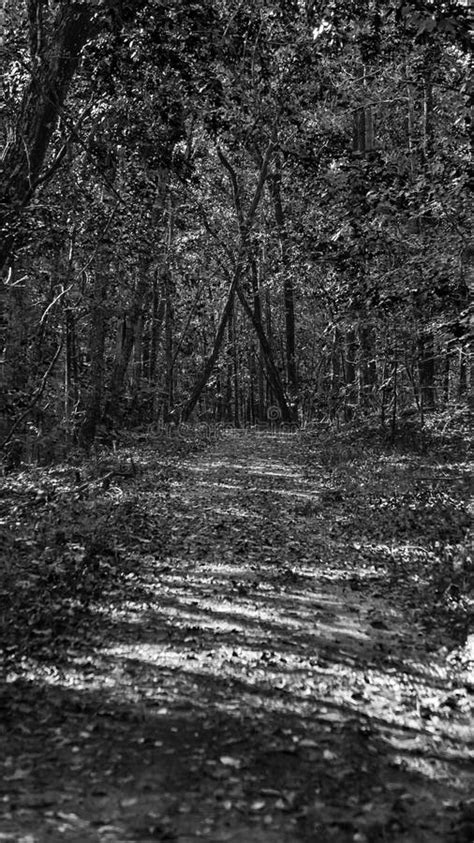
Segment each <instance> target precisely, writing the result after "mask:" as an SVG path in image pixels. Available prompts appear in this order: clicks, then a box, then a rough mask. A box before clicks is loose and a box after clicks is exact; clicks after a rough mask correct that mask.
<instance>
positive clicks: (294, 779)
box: [0, 431, 474, 843]
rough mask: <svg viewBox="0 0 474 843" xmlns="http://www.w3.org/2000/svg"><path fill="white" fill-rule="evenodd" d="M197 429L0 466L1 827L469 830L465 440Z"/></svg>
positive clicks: (36, 834)
mask: <svg viewBox="0 0 474 843" xmlns="http://www.w3.org/2000/svg"><path fill="white" fill-rule="evenodd" d="M208 439H209V441H208V442H207V444H206V445H205V446H204V447H201V446H200V445H199V443H194V444H195V445H196V447H194V450H193V448H192V447H189V442H186V441H184V440H182V439H180V438H179V434H177V435H176V440H175V441H173V440H172V437H170V441H169V445H168V447H167V448H165V449H163V448H161V447H160V446H159V443H158V438H157V440H156V443H154V442H153V441H150V440H145V441H143V442H142V443H141V444H140V445H139V444H138V443H135V444H134V445H133V447H132V446H130V447H129V448H123V449H122V450H119V451H118V452H117V453H116V454H112V453H109V454H106V453H104V454H103V455H102V456H100V457H97V458H94V459H92V458H91V459H89V460H88V461H85V462H84V461H82V462H81V461H80V460H79V459H78V460H77V462H76V464H75V465H74V464H71V463H70V464H68V465H62V466H56V467H53V468H30V469H28V470H25V471H18V472H15V473H14V474H10V475H8V476H7V477H5V478H4V482H3V490H2V492H1V497H0V515H1V517H2V524H3V526H2V528H1V530H2V532H1V537H2V540H3V545H4V547H3V559H4V561H3V563H2V571H1V580H0V601H1V605H2V610H3V611H2V616H1V621H0V634H1V643H2V646H3V656H2V662H1V665H2V681H1V685H0V707H1V712H2V714H1V720H0V841H1V842H2V843H14V841H15V843H58V842H59V841H68V843H69V841H71V843H72V841H74V843H93V841H94V843H99V841H100V843H122V841H123V842H124V843H125V841H134V842H135V843H142V841H143V843H145V841H151V840H157V841H175V843H196V841H199V840H204V841H212V842H213V843H224V841H226V842H227V841H229V843H240V842H241V841H242V843H243V842H244V841H245V842H246V843H298V841H307V843H326V841H327V843H330V841H337V843H346V841H347V843H349V841H350V842H351V843H388V841H398V842H399V843H447V841H449V843H470V842H471V841H472V840H474V800H473V798H472V797H473V793H474V770H473V760H474V744H473V729H472V727H473V722H474V721H473V718H472V708H471V703H472V691H473V688H474V677H473V673H472V667H473V659H474V635H473V634H472V632H470V630H469V626H468V624H469V609H470V607H469V601H468V593H469V587H470V583H471V585H472V579H471V580H470V577H472V559H471V557H470V556H469V553H470V548H469V546H468V529H469V512H468V506H467V502H468V482H469V473H468V471H469V465H468V462H467V450H466V448H464V450H463V446H462V445H460V444H459V443H458V444H457V445H455V447H454V446H453V447H452V448H449V447H448V448H446V449H445V451H444V452H436V454H435V453H434V452H433V451H430V450H428V451H426V452H425V453H423V452H416V450H411V449H410V447H409V446H408V445H407V446H406V447H404V448H388V449H387V448H384V447H382V445H380V444H377V442H376V441H375V440H374V441H371V440H370V439H367V438H366V440H357V439H351V438H350V436H348V437H346V438H344V435H342V434H340V435H339V436H336V437H333V436H331V435H329V434H325V435H324V436H318V435H316V434H305V433H296V434H276V433H271V432H269V431H267V432H260V433H257V432H254V433H249V432H246V431H240V432H239V431H225V432H223V433H219V434H218V435H216V436H215V437H213V436H212V435H209V437H208ZM471 605H472V604H471Z"/></svg>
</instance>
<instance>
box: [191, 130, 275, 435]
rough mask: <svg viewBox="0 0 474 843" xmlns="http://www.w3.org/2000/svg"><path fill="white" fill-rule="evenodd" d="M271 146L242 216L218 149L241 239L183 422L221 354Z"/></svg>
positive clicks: (272, 145)
mask: <svg viewBox="0 0 474 843" xmlns="http://www.w3.org/2000/svg"><path fill="white" fill-rule="evenodd" d="M274 148H275V139H274V137H272V138H271V140H270V141H269V143H268V146H267V149H266V151H265V155H264V157H263V160H262V164H261V167H260V172H259V175H258V180H257V184H256V187H255V190H254V194H253V197H252V201H251V203H250V207H249V209H248V212H247V214H246V215H245V217H244V214H243V210H242V207H241V205H240V198H239V196H238V188H237V184H236V179H235V172H234V171H233V169H232V167H231V166H230V165H229V163H228V162H227V159H226V158H225V156H224V155H223V153H222V152H221V150H218V155H219V158H220V159H221V161H223V162H224V165H225V166H226V168H227V169H228V170H229V171H230V173H231V181H232V187H233V191H234V202H235V206H236V209H237V215H238V221H239V232H240V238H241V242H240V249H239V254H238V256H237V260H236V263H235V267H234V271H233V276H232V280H231V283H230V286H229V291H228V294H227V300H226V303H225V305H224V309H223V311H222V315H221V319H220V322H219V327H218V329H217V334H216V337H215V339H214V345H213V348H212V351H211V354H210V355H209V357H208V359H207V360H206V362H205V364H204V367H203V370H202V372H201V374H200V376H199V378H198V381H197V383H196V385H195V387H194V389H193V391H192V393H191V395H190V397H189V398H188V400H187V401H186V403H185V405H184V407H183V408H182V410H181V418H182V420H183V421H186V420H187V419H188V418H189V416H190V415H191V413H192V411H193V409H194V407H195V406H196V403H197V401H198V399H199V396H200V394H201V392H202V390H203V389H204V387H205V386H206V383H207V381H208V380H209V378H210V376H211V373H212V370H213V368H214V366H215V364H216V362H217V359H218V357H219V353H220V350H221V347H222V340H223V338H224V334H225V329H226V326H227V323H228V320H229V318H230V316H231V314H232V308H233V306H234V298H235V293H236V291H237V290H238V288H239V282H240V278H241V276H242V274H243V271H244V261H245V258H246V256H247V254H248V245H249V244H248V239H249V234H250V230H251V227H252V225H253V221H254V219H255V214H256V212H257V208H258V206H259V204H260V200H261V198H262V193H263V188H264V185H265V182H266V179H267V173H268V166H269V164H270V159H271V156H272V154H273V150H274Z"/></svg>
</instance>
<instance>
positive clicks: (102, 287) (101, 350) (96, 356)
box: [79, 267, 107, 449]
mask: <svg viewBox="0 0 474 843" xmlns="http://www.w3.org/2000/svg"><path fill="white" fill-rule="evenodd" d="M106 296H107V280H106V275H105V272H104V268H103V267H99V268H98V269H96V271H95V276H94V289H93V296H92V307H91V320H90V343H89V359H90V372H89V389H88V392H87V396H86V400H85V402H84V418H83V421H82V424H81V428H80V431H79V443H80V444H81V445H82V446H83V447H85V448H87V449H88V448H90V446H91V445H92V443H93V441H94V438H95V435H96V429H97V426H98V424H99V423H100V421H101V418H102V398H103V391H104V375H105V337H106V322H107V317H106V312H107V307H106Z"/></svg>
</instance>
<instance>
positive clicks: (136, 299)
mask: <svg viewBox="0 0 474 843" xmlns="http://www.w3.org/2000/svg"><path fill="white" fill-rule="evenodd" d="M147 281H148V279H147V276H146V272H145V271H144V272H143V273H142V274H140V276H139V278H138V281H137V286H136V289H135V293H134V296H133V301H132V304H131V307H130V309H129V311H128V313H127V314H125V316H124V317H123V322H122V335H121V338H120V341H119V347H118V351H117V355H116V357H115V362H114V367H113V371H112V376H111V379H110V387H109V390H108V398H107V404H106V408H105V413H104V416H105V417H106V418H107V420H108V421H109V423H113V422H114V421H117V420H119V419H120V416H121V404H122V399H123V392H124V382H125V376H126V374H127V369H128V366H129V363H130V358H131V355H132V350H133V345H134V342H135V339H136V333H137V325H138V322H139V320H140V318H141V315H142V311H143V302H144V298H145V294H146V290H147Z"/></svg>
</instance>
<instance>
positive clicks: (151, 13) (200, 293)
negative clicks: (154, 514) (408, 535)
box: [0, 0, 472, 466]
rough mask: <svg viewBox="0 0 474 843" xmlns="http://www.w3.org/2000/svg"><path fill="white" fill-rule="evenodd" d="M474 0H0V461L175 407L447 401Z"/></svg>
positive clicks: (461, 283)
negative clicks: (0, 91) (0, 80)
mask: <svg viewBox="0 0 474 843" xmlns="http://www.w3.org/2000/svg"><path fill="white" fill-rule="evenodd" d="M468 15H469V12H468V7H467V4H463V3H460V2H452V3H449V2H448V3H429V2H428V3H425V2H413V3H404V2H395V0H394V2H386V3H378V2H368V1H367V2H365V1H364V0H362V2H356V1H355V0H354V2H350V3H347V2H344V3H342V2H337V0H333V2H329V3H317V2H313V3H309V2H308V3H303V2H296V1H295V2H290V0H288V2H276V3H270V2H258V3H235V2H234V3H233V2H229V3H226V2H222V3H219V2H199V3H198V2H196V3H185V2H182V3H180V2H175V3H171V4H167V3H161V2H151V0H150V2H148V3H147V2H137V3H133V2H128V3H127V2H124V3H122V4H120V3H114V2H106V0H104V2H96V3H93V4H92V6H90V4H87V3H67V4H64V3H54V2H51V3H44V2H36V3H35V2H32V3H26V4H24V7H23V4H17V3H13V2H12V3H9V2H6V3H4V12H3V18H4V20H3V35H2V58H3V63H4V65H5V68H6V74H5V76H4V104H3V108H2V111H3V118H4V119H3V123H2V132H3V138H2V141H3V147H4V153H3V175H2V181H1V188H0V189H1V194H0V208H1V222H0V226H1V231H2V252H1V255H0V259H1V263H2V265H3V271H4V279H5V280H4V285H3V292H2V297H3V307H2V346H3V352H2V373H3V385H4V389H3V396H2V405H3V406H2V420H1V430H0V437H1V444H2V448H3V451H4V453H5V454H6V457H7V462H8V463H9V464H10V463H11V464H12V465H13V466H14V465H15V464H19V462H21V460H23V459H27V460H29V459H33V460H34V461H40V462H43V463H47V462H48V461H51V460H54V459H60V458H61V457H62V456H64V454H65V453H67V452H68V450H69V449H70V448H71V446H72V445H76V444H78V443H79V444H81V445H83V446H86V447H90V445H91V444H92V443H93V442H94V440H95V439H96V437H99V438H101V439H102V440H105V441H107V440H108V441H110V440H111V438H112V439H113V438H114V436H115V437H116V436H117V435H119V434H120V430H122V429H123V428H125V429H130V428H138V427H140V428H141V429H143V430H146V429H157V428H159V427H163V426H164V427H166V426H167V425H169V424H170V423H173V424H179V423H180V422H182V421H187V420H195V421H200V422H206V423H211V422H212V423H216V422H226V423H231V424H232V425H234V426H236V427H238V426H240V425H242V426H245V425H257V426H258V425H259V424H261V423H264V424H265V423H267V422H268V421H269V417H268V413H269V411H270V415H273V417H274V419H273V420H274V421H278V422H281V423H283V424H289V425H293V424H296V425H299V426H301V425H303V426H304V425H308V424H312V423H315V422H316V423H320V422H322V423H323V424H324V423H327V422H334V421H336V422H337V421H340V420H343V421H346V422H347V421H349V420H351V419H360V418H362V417H364V416H366V415H368V414H369V415H372V416H376V417H378V419H379V421H380V424H381V425H382V427H386V428H388V429H389V430H390V431H391V433H392V435H396V429H397V425H398V424H399V420H400V419H402V420H403V419H406V417H407V416H410V417H412V418H413V419H415V420H417V421H418V422H419V426H420V427H421V428H422V427H423V425H424V417H425V416H426V415H427V414H429V413H430V412H432V411H433V410H435V409H437V410H440V409H444V408H449V410H450V412H451V413H455V412H456V411H457V410H458V411H459V410H460V409H461V408H462V407H463V406H464V405H465V403H466V400H467V392H468V387H469V382H470V367H469V355H468V317H467V312H468V296H469V293H468V291H469V278H470V277H471V283H472V274H471V275H470V273H472V239H470V237H471V231H472V228H471V224H472V219H471V216H470V205H469V192H468V178H469V161H470V155H471V132H470V129H471V125H470V107H471V105H472V102H471V99H470V98H471V97H472V90H471V88H470V84H471V83H470V80H469V75H468V69H469V56H470V51H469V19H468ZM270 408H271V409H270Z"/></svg>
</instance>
